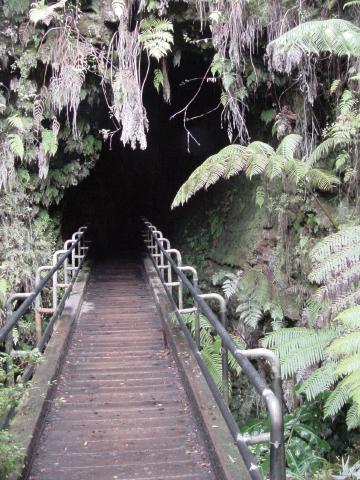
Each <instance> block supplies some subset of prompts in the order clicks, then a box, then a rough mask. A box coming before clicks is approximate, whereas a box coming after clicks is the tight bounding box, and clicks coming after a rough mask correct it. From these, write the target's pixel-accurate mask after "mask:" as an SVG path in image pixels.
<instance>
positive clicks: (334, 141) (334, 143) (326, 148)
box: [307, 137, 349, 167]
mask: <svg viewBox="0 0 360 480" xmlns="http://www.w3.org/2000/svg"><path fill="white" fill-rule="evenodd" d="M347 143H349V139H347V138H337V137H329V138H326V139H325V140H324V141H322V142H321V143H320V144H319V145H318V146H317V147H316V148H314V150H312V152H311V153H310V155H309V157H308V159H307V164H308V165H309V166H310V167H312V166H313V165H315V164H316V163H318V162H319V161H320V160H322V159H323V158H326V157H327V156H328V155H329V154H330V153H331V152H333V151H334V150H335V149H336V148H337V147H338V146H341V145H345V144H347Z"/></svg>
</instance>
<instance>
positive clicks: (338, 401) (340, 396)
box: [324, 380, 350, 418]
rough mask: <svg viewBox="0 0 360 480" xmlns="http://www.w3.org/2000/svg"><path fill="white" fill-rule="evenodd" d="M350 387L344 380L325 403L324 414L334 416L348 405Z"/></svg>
mask: <svg viewBox="0 0 360 480" xmlns="http://www.w3.org/2000/svg"><path fill="white" fill-rule="evenodd" d="M349 393H350V391H349V387H348V386H347V385H345V382H344V380H342V381H341V382H340V383H338V385H337V386H336V388H335V390H334V391H333V392H331V394H330V395H329V397H328V398H327V400H326V402H325V405H324V416H325V418H326V417H333V416H334V415H336V414H337V413H339V411H340V410H341V409H342V408H343V407H344V406H345V405H346V403H347V402H348V400H349Z"/></svg>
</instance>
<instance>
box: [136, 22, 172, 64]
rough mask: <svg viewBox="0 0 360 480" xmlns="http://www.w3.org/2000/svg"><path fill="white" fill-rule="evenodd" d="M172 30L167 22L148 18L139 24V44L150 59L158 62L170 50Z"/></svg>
mask: <svg viewBox="0 0 360 480" xmlns="http://www.w3.org/2000/svg"><path fill="white" fill-rule="evenodd" d="M173 30H174V27H173V24H172V23H171V22H170V21H169V20H166V19H158V18H155V17H153V16H150V17H148V18H145V19H144V20H142V21H141V23H140V36H139V38H140V42H141V43H142V45H143V47H144V49H145V50H146V51H147V52H148V53H149V55H150V56H151V57H154V58H156V59H157V60H160V59H161V58H162V57H165V56H166V55H167V53H168V52H169V51H170V50H171V48H172V44H173V43H174V38H173Z"/></svg>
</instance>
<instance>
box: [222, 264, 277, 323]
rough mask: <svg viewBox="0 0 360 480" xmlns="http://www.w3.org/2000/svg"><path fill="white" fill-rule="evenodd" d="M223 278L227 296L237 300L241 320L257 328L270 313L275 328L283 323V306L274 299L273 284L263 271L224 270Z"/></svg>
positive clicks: (224, 290) (237, 312)
mask: <svg viewBox="0 0 360 480" xmlns="http://www.w3.org/2000/svg"><path fill="white" fill-rule="evenodd" d="M222 279H224V280H223V284H222V289H223V292H224V294H225V297H226V298H228V299H230V298H233V299H235V300H236V303H237V307H236V314H237V316H238V318H239V320H240V322H242V323H244V324H245V325H247V326H248V327H250V328H252V329H256V328H258V326H259V323H260V321H261V320H262V319H264V318H265V317H266V316H267V315H268V316H269V318H270V324H271V326H272V328H273V329H274V330H276V329H277V328H279V327H280V326H281V325H282V321H283V318H284V314H283V309H282V306H281V304H280V302H278V301H276V300H275V299H274V292H273V288H272V284H271V282H270V280H269V279H268V278H267V277H266V276H265V275H264V274H263V273H262V272H261V271H258V270H256V269H250V270H248V271H246V272H242V271H239V272H237V273H232V272H224V274H223V275H222Z"/></svg>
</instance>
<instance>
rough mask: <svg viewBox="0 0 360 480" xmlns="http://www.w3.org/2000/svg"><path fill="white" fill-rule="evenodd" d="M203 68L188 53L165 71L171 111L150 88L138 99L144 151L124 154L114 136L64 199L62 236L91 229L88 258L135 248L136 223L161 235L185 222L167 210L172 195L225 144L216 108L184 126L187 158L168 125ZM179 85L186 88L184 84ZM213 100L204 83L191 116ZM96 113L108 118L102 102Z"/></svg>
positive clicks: (180, 130)
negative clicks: (145, 221) (145, 125)
mask: <svg viewBox="0 0 360 480" xmlns="http://www.w3.org/2000/svg"><path fill="white" fill-rule="evenodd" d="M206 69H207V64H206V63H205V62H204V61H203V60H202V61H199V57H198V56H195V55H192V54H187V55H186V56H184V58H183V59H182V63H181V66H180V67H178V68H172V69H171V71H170V73H169V75H170V81H171V85H173V89H172V92H171V94H172V98H171V105H167V104H166V103H164V102H163V100H162V97H161V96H160V95H158V94H157V92H156V90H155V88H154V86H153V85H152V82H151V80H150V81H148V83H147V87H146V89H145V94H144V104H145V107H146V110H147V115H148V119H149V132H148V147H147V149H146V150H145V151H141V150H135V151H133V150H132V149H131V148H129V147H126V148H124V147H123V145H122V143H121V142H120V139H119V138H118V137H114V139H113V142H112V148H111V150H110V149H109V145H108V143H106V144H104V146H103V149H102V153H101V157H100V159H99V160H98V162H97V164H96V166H95V168H94V169H93V170H92V172H91V173H90V175H89V176H88V177H87V178H86V179H85V180H84V181H83V182H81V183H80V184H79V185H77V186H75V187H72V188H70V189H69V190H68V191H67V192H66V194H65V197H64V199H63V201H62V205H61V210H62V212H63V224H62V229H63V234H64V236H68V235H69V234H70V233H71V231H74V230H75V229H76V228H77V227H78V226H79V225H80V224H86V225H89V234H90V239H91V240H92V242H93V248H92V251H93V254H94V253H95V255H108V254H111V255H114V254H116V253H117V252H121V251H123V250H129V249H134V248H137V247H138V246H139V242H140V240H141V235H140V228H141V221H140V218H141V216H146V217H147V218H149V219H150V220H151V221H152V222H153V223H154V224H156V225H159V226H160V227H161V228H163V229H164V232H167V233H168V232H169V230H171V228H172V225H174V222H176V221H177V220H178V219H179V217H181V215H183V213H182V209H181V208H180V209H176V210H175V211H171V209H170V205H171V202H172V199H173V198H174V196H175V194H176V192H177V190H178V188H179V187H180V186H181V184H182V183H183V182H184V180H186V178H187V177H188V176H189V174H190V173H191V172H192V171H193V170H194V168H195V167H196V166H197V165H199V164H201V163H202V162H203V161H204V160H205V159H206V158H207V157H208V156H209V155H211V154H213V153H215V152H217V151H218V150H219V149H220V148H222V147H223V146H224V145H226V144H227V143H228V138H227V135H226V131H224V130H221V129H220V113H221V110H220V108H219V109H218V110H217V111H216V112H214V113H212V114H210V115H206V116H203V117H202V118H199V119H197V120H195V121H193V122H190V123H189V128H190V129H191V132H192V134H193V135H194V136H195V137H196V138H197V140H198V141H199V143H200V145H196V143H195V142H193V141H190V153H188V151H187V147H188V140H187V136H186V132H185V130H184V125H183V118H182V116H181V115H179V116H178V117H176V118H175V119H173V120H170V116H171V115H172V114H174V113H175V112H177V111H179V110H181V109H182V108H183V107H184V106H185V105H186V103H187V102H188V101H189V100H190V99H191V98H192V97H193V95H194V94H195V93H196V91H197V90H198V88H199V84H200V81H201V78H202V77H203V75H204V73H205V71H206ZM185 79H187V80H190V81H187V82H185V83H184V80H185ZM219 97H220V90H219V87H218V86H217V85H214V84H213V83H211V82H208V83H205V84H204V86H203V88H202V90H201V92H200V94H199V96H198V97H197V98H196V100H195V102H194V104H193V105H192V106H191V108H190V110H189V115H190V116H197V115H202V114H203V113H205V112H207V111H208V110H209V106H210V107H211V108H213V107H215V106H216V105H217V104H218V103H219ZM97 114H101V115H103V116H104V119H106V115H107V112H106V109H105V102H104V111H103V112H100V113H99V112H97ZM104 121H105V122H107V124H104V127H103V128H111V127H112V125H111V123H110V120H104Z"/></svg>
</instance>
